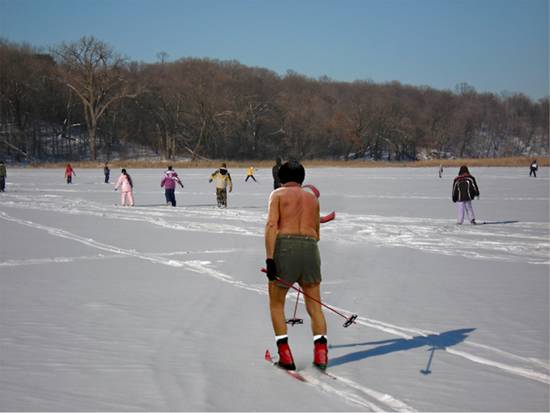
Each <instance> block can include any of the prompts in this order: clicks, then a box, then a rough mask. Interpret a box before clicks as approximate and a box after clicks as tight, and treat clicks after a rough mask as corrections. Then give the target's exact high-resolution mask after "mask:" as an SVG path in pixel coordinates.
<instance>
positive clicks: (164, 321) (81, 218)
mask: <svg viewBox="0 0 550 413" xmlns="http://www.w3.org/2000/svg"><path fill="white" fill-rule="evenodd" d="M456 169H458V168H456ZM112 172H113V175H112V179H111V180H112V181H114V180H116V178H117V176H118V173H117V172H118V171H114V170H113V171H112ZM128 172H129V173H130V174H131V175H132V177H133V180H134V182H135V199H136V207H134V208H123V207H120V206H117V205H116V204H118V203H119V194H118V193H117V192H114V191H113V186H112V185H107V184H104V183H103V175H102V170H101V169H97V170H76V173H77V176H76V177H75V178H74V181H73V182H74V183H73V184H72V185H67V184H66V183H65V182H64V179H63V171H62V170H46V169H44V170H39V169H9V170H8V186H7V192H5V193H0V410H2V411H5V410H14V411H23V410H41V411H62V410H70V411H84V410H93V411H109V410H116V411H128V410H132V411H142V410H147V411H169V410H170V411H173V410H176V411H177V410H179V411H220V410H223V411H472V410H473V411H548V410H549V407H550V406H549V392H550V390H549V388H550V371H549V369H550V360H549V359H550V356H549V268H550V224H549V188H550V185H549V183H550V178H549V170H548V168H543V169H541V170H539V173H538V175H539V176H538V177H537V178H536V179H535V178H529V176H528V168H472V169H471V172H472V174H473V175H474V176H475V177H476V179H477V181H478V184H479V186H480V189H481V198H480V200H475V201H474V208H475V211H476V214H477V220H478V222H486V223H487V225H478V226H472V225H470V224H465V225H462V226H457V225H456V224H455V221H456V208H455V205H454V204H453V203H452V202H451V200H450V195H451V183H452V179H453V177H454V174H455V173H456V172H457V170H455V168H453V169H452V170H451V169H447V170H446V171H445V173H444V176H443V178H442V179H439V178H438V177H437V170H436V169H435V168H433V169H398V168H395V169H393V168H389V169H339V168H319V169H310V170H308V171H307V177H306V182H309V183H313V184H315V185H316V186H317V187H318V188H319V190H320V191H321V198H320V202H321V211H322V213H323V214H325V213H328V212H330V211H332V210H335V211H336V214H337V217H336V220H334V221H332V222H329V223H326V224H323V225H322V227H321V241H320V244H319V245H320V249H321V255H322V261H323V277H324V278H323V280H324V281H323V284H322V297H323V300H324V301H325V302H326V303H327V304H328V305H330V306H332V307H334V308H336V309H337V310H338V311H340V312H342V313H345V314H352V313H357V314H358V315H359V318H358V319H357V324H355V325H353V326H351V327H349V328H343V327H342V322H343V321H344V320H343V319H342V318H340V317H339V316H337V315H335V314H333V313H331V312H327V311H325V315H326V318H327V321H328V326H329V343H330V350H329V358H330V365H329V369H328V371H329V372H330V374H331V375H332V377H330V376H326V375H323V374H321V373H319V372H318V371H316V370H315V369H314V368H313V367H312V366H311V359H312V342H311V340H312V339H311V333H310V327H309V321H308V318H307V315H306V313H305V309H304V307H303V304H302V303H300V305H299V306H298V309H297V311H298V316H299V317H302V318H304V324H303V325H296V326H293V327H289V335H290V345H291V348H292V350H293V353H294V357H295V359H296V362H297V365H298V368H299V370H300V371H301V373H302V374H303V375H304V376H305V377H306V379H307V380H308V382H307V383H302V382H299V381H297V380H294V379H293V378H291V377H289V376H288V375H287V374H285V373H284V372H283V371H280V370H278V369H275V368H273V367H272V366H270V365H269V364H268V363H266V362H265V361H264V360H263V356H264V353H265V350H266V349H270V351H271V352H272V353H276V349H275V345H274V337H273V332H272V328H271V323H270V318H269V312H268V306H267V296H266V278H265V276H264V275H263V274H262V273H260V272H259V268H260V267H261V266H262V265H264V260H265V252H264V242H263V230H264V224H265V218H266V205H267V198H268V196H269V193H270V191H271V189H272V180H271V176H270V175H271V171H270V170H267V169H263V170H260V171H258V173H257V175H256V176H257V178H258V181H259V183H257V184H256V183H254V182H252V181H249V182H247V183H245V182H244V177H245V171H244V170H242V169H231V168H230V172H231V173H232V176H233V180H234V182H235V189H234V192H233V193H231V194H229V209H227V210H219V209H217V208H216V207H215V190H214V187H213V186H212V184H209V183H208V176H209V174H210V173H211V172H212V171H210V170H197V169H195V170H179V171H178V172H179V173H180V176H181V177H182V178H183V182H184V184H185V188H184V189H183V190H182V189H179V188H178V190H177V193H176V196H177V200H178V206H177V207H176V208H172V207H167V206H165V205H164V194H163V191H162V189H161V188H160V186H159V184H160V179H161V176H162V172H163V171H162V170H144V169H143V170H129V171H128ZM295 299H296V296H295V295H294V294H289V299H288V304H287V312H288V314H287V315H288V316H290V315H292V312H293V311H294V305H295Z"/></svg>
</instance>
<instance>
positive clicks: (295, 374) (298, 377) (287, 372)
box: [264, 350, 307, 383]
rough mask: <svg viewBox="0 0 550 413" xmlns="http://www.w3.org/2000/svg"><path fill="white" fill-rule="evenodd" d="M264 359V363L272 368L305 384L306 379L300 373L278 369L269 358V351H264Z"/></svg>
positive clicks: (271, 358)
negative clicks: (269, 364)
mask: <svg viewBox="0 0 550 413" xmlns="http://www.w3.org/2000/svg"><path fill="white" fill-rule="evenodd" d="M264 358H265V361H267V362H268V363H271V365H272V366H275V367H277V368H278V369H279V370H282V371H284V372H285V373H286V374H288V375H289V376H291V377H293V378H295V379H296V380H299V381H303V382H304V383H307V380H306V378H305V377H304V376H302V375H301V374H300V373H298V372H297V371H296V370H287V369H283V368H282V367H279V365H278V364H277V362H276V361H275V360H273V357H271V353H270V352H269V350H266V351H265V356H264Z"/></svg>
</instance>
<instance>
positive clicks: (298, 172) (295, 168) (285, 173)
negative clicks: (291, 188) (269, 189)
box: [279, 161, 306, 185]
mask: <svg viewBox="0 0 550 413" xmlns="http://www.w3.org/2000/svg"><path fill="white" fill-rule="evenodd" d="M305 177H306V170H305V169H304V167H303V166H302V164H301V163H300V162H298V161H288V162H285V163H284V164H283V165H282V166H281V169H279V180H280V181H281V183H282V184H286V183H288V182H297V183H299V184H300V185H301V184H302V182H304V179H305Z"/></svg>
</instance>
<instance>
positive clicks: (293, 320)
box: [286, 318, 304, 326]
mask: <svg viewBox="0 0 550 413" xmlns="http://www.w3.org/2000/svg"><path fill="white" fill-rule="evenodd" d="M286 323H287V324H290V325H291V326H293V325H294V324H304V320H303V319H301V318H289V319H288V320H286Z"/></svg>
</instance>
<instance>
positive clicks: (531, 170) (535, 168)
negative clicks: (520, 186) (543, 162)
mask: <svg viewBox="0 0 550 413" xmlns="http://www.w3.org/2000/svg"><path fill="white" fill-rule="evenodd" d="M538 170H539V165H538V164H537V160H536V159H535V160H533V162H531V166H530V167H529V176H534V177H535V178H536V177H537V171H538Z"/></svg>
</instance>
